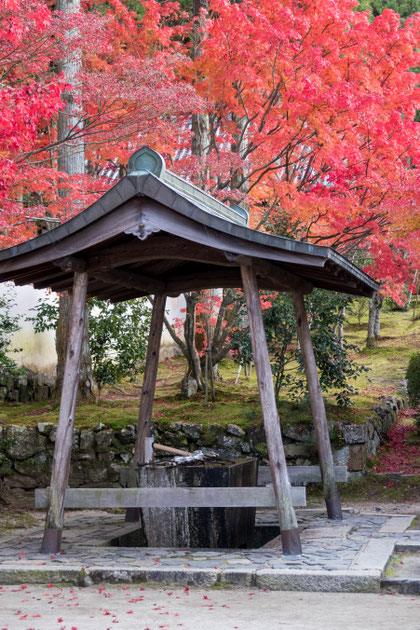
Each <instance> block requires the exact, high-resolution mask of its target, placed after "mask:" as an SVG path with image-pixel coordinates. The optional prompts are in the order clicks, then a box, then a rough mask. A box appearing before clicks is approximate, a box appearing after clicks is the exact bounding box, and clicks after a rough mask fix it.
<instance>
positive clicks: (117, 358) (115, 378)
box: [89, 298, 151, 391]
mask: <svg viewBox="0 0 420 630" xmlns="http://www.w3.org/2000/svg"><path fill="white" fill-rule="evenodd" d="M89 306H90V309H89V334H90V352H91V356H92V367H93V376H94V379H95V381H96V384H97V386H98V390H99V391H100V390H101V389H102V387H103V386H104V385H111V384H113V383H117V382H119V381H120V380H121V379H122V378H126V377H129V378H130V379H134V378H135V376H136V375H137V374H139V373H140V372H141V371H142V368H143V366H142V363H143V361H144V359H145V356H146V350H147V338H148V333H149V327H150V312H151V311H150V308H149V307H148V306H147V304H146V301H145V300H142V299H137V300H128V301H126V302H120V303H118V304H111V302H110V301H109V300H105V301H104V300H98V299H97V298H93V299H91V300H90V301H89Z"/></svg>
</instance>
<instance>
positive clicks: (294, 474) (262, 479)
mask: <svg viewBox="0 0 420 630" xmlns="http://www.w3.org/2000/svg"><path fill="white" fill-rule="evenodd" d="M334 473H335V480H336V481H338V482H346V481H348V474H347V466H335V468H334ZM287 474H288V475H289V481H290V483H294V484H304V483H319V482H322V474H321V469H320V467H319V466H288V467H287ZM268 483H273V478H272V477H271V470H270V466H258V485H259V486H262V485H264V486H266V485H267V484H268Z"/></svg>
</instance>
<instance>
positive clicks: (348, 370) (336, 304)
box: [264, 289, 367, 407]
mask: <svg viewBox="0 0 420 630" xmlns="http://www.w3.org/2000/svg"><path fill="white" fill-rule="evenodd" d="M350 300H351V298H349V297H347V296H343V295H340V294H338V293H332V292H330V291H322V290H321V289H316V290H315V291H313V292H312V293H311V294H310V295H309V296H308V297H307V298H306V308H307V312H308V317H309V323H310V328H311V336H312V343H313V347H314V353H315V360H316V364H317V366H318V370H319V378H320V383H321V387H322V389H323V391H324V392H327V391H329V390H333V396H334V398H335V399H336V401H337V404H338V406H339V407H349V406H351V405H352V404H353V401H352V400H351V396H352V395H353V394H354V392H355V390H354V387H353V386H352V385H351V384H350V381H352V380H354V379H355V378H356V377H357V376H358V375H359V374H360V373H361V372H364V371H367V368H365V367H364V366H361V365H358V364H357V363H356V362H355V361H353V360H352V359H350V358H349V353H350V352H351V351H354V350H357V348H356V347H355V346H353V345H351V344H349V343H348V342H347V341H346V340H345V339H343V340H340V339H339V335H338V330H339V327H340V325H341V324H342V323H343V319H344V315H343V307H345V306H346V305H347V304H349V302H350ZM264 325H265V329H266V334H267V340H268V345H269V350H270V354H271V356H272V357H273V363H272V367H273V375H274V379H275V387H276V395H277V396H278V395H279V393H280V390H281V389H282V388H287V389H288V391H289V394H290V395H291V397H292V399H294V400H302V399H304V398H305V397H306V396H307V385H306V378H305V375H304V367H303V357H302V354H301V352H300V349H299V346H298V344H297V340H296V335H297V330H296V321H295V317H294V309H293V303H292V299H291V296H290V295H288V294H279V295H278V296H277V297H276V298H275V300H274V301H273V306H272V308H270V309H267V310H266V311H265V313H264ZM296 364H297V365H296Z"/></svg>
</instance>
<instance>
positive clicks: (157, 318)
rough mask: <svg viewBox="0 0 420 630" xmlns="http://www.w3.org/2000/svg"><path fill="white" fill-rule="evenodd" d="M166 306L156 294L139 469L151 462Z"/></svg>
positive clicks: (135, 514) (132, 516)
mask: <svg viewBox="0 0 420 630" xmlns="http://www.w3.org/2000/svg"><path fill="white" fill-rule="evenodd" d="M165 305H166V295H164V294H163V293H158V294H156V295H155V299H154V301H153V310H152V320H151V322H150V333H149V341H148V344H147V353H146V366H145V370H144V378H143V386H142V389H141V396H140V410H139V419H138V422H137V435H136V443H135V446H134V467H135V468H137V466H138V465H139V464H145V463H147V462H148V461H149V460H150V454H149V452H148V450H149V449H148V443H147V438H149V437H151V423H152V411H153V399H154V397H155V389H156V377H157V370H158V364H159V349H160V339H161V337H162V328H163V318H164V316H165ZM139 519H140V509H139V508H127V510H126V513H125V520H126V521H127V522H135V521H138V520H139Z"/></svg>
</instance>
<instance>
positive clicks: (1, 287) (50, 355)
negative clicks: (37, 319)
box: [0, 282, 185, 378]
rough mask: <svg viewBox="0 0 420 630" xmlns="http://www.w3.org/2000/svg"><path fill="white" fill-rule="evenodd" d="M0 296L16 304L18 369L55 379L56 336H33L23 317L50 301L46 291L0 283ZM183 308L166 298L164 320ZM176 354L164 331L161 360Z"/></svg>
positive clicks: (176, 300)
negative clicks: (43, 301) (165, 315)
mask: <svg viewBox="0 0 420 630" xmlns="http://www.w3.org/2000/svg"><path fill="white" fill-rule="evenodd" d="M0 295H8V296H10V297H12V298H13V300H14V301H15V303H16V304H15V306H14V307H13V308H12V309H11V313H12V314H13V315H18V316H19V317H20V320H19V324H20V326H21V329H20V330H19V331H18V332H17V333H15V334H14V335H13V336H12V346H13V347H14V348H22V352H16V353H14V352H13V353H11V355H10V356H11V357H12V358H13V360H14V361H16V363H18V364H19V365H24V366H26V367H28V368H30V369H31V370H33V371H34V372H35V373H39V374H42V375H45V376H47V377H48V378H54V374H55V366H56V364H57V353H56V351H55V332H54V331H48V332H44V333H37V334H35V332H34V329H33V326H32V324H31V323H30V322H26V321H25V317H28V316H32V315H33V313H31V311H30V309H31V308H33V307H34V306H36V304H37V302H38V300H39V299H43V300H49V299H51V298H50V294H49V293H48V291H38V290H36V289H34V288H33V287H32V286H31V285H27V286H23V287H18V286H15V285H14V284H13V283H9V282H8V283H0ZM184 308H185V300H184V297H183V296H182V295H180V296H179V297H177V298H168V300H167V304H166V310H167V317H168V319H169V321H170V322H173V321H174V319H176V318H181V319H183V318H184V313H183V312H182V309H184ZM176 353H177V349H176V346H175V345H174V342H173V341H172V339H171V336H170V335H169V333H168V331H167V330H166V328H165V327H164V329H163V334H162V349H161V359H165V358H167V357H169V356H172V355H174V354H176Z"/></svg>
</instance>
